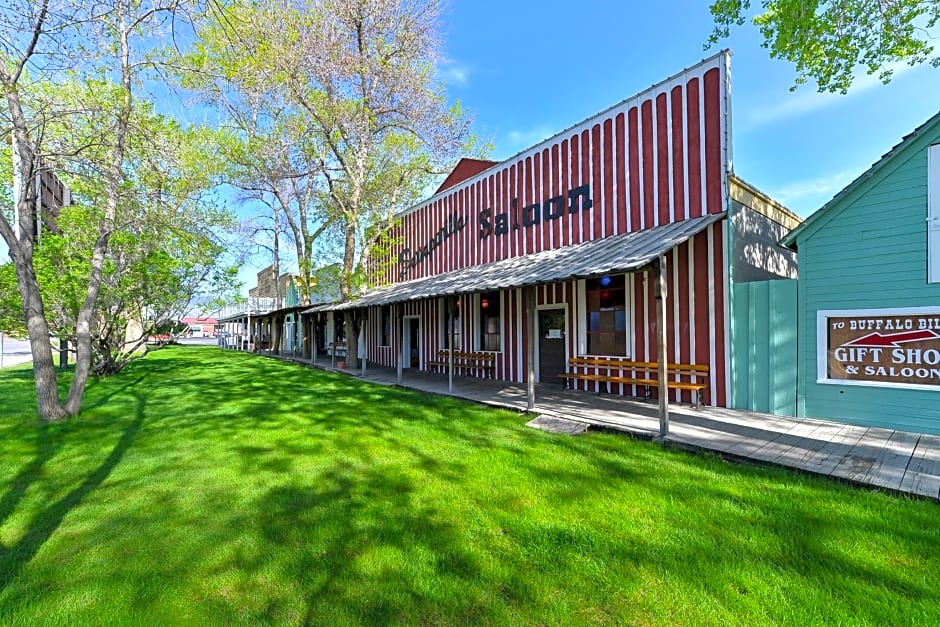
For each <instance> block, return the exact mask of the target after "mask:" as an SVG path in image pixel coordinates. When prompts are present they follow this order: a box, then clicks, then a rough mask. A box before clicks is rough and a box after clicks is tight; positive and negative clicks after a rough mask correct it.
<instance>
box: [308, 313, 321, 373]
mask: <svg viewBox="0 0 940 627" xmlns="http://www.w3.org/2000/svg"><path fill="white" fill-rule="evenodd" d="M319 315H320V314H319V313H313V314H311V315H310V363H311V364H313V365H316V363H317V316H319Z"/></svg>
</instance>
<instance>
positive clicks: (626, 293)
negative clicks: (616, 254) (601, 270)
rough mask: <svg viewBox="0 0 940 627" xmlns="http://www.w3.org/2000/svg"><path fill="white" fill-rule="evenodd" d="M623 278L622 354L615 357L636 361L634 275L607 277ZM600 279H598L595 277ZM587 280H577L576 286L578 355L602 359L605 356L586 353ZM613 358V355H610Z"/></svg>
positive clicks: (623, 274)
mask: <svg viewBox="0 0 940 627" xmlns="http://www.w3.org/2000/svg"><path fill="white" fill-rule="evenodd" d="M618 275H622V276H623V300H624V303H623V309H624V324H625V325H626V329H625V331H624V354H623V355H616V357H621V356H622V357H626V358H627V359H636V358H637V357H636V355H635V346H634V336H635V334H636V333H635V331H636V324H635V322H636V317H635V312H634V304H633V300H634V299H633V294H634V289H635V285H634V277H635V275H634V273H632V272H626V273H616V272H614V273H611V274H610V275H609V276H618ZM596 278H600V277H596ZM587 282H588V279H579V280H578V285H577V288H578V289H577V297H578V354H579V355H584V356H591V357H604V356H606V355H602V354H599V353H598V354H595V353H590V352H588V296H587V292H588V290H587ZM610 356H611V357H614V356H615V355H610Z"/></svg>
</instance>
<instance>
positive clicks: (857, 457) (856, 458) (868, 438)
mask: <svg viewBox="0 0 940 627" xmlns="http://www.w3.org/2000/svg"><path fill="white" fill-rule="evenodd" d="M893 434H894V431H891V430H889V429H868V430H867V431H866V432H865V435H864V437H862V438H861V439H860V440H859V441H858V442H856V443H855V446H853V447H852V448H851V449H850V450H849V451H848V452H847V453H846V454H845V455H844V456H843V457H842V459H840V460H839V463H838V464H836V467H835V468H833V469H832V472H830V473H829V474H830V475H832V476H833V477H840V478H842V479H847V480H849V481H852V482H855V483H859V482H862V481H864V480H865V477H866V476H868V473H869V471H870V470H871V469H872V466H874V465H875V460H876V459H877V458H878V454H879V453H880V452H881V450H882V449H884V447H885V446H887V444H888V442H889V441H890V440H891V436H892V435H893Z"/></svg>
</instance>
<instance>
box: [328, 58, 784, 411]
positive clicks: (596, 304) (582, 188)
mask: <svg viewBox="0 0 940 627" xmlns="http://www.w3.org/2000/svg"><path fill="white" fill-rule="evenodd" d="M729 61H730V55H729V53H728V52H722V53H720V54H718V55H715V56H713V57H711V58H709V59H706V60H704V61H702V62H701V63H699V64H697V65H695V66H693V67H691V68H689V69H687V70H685V71H683V72H681V73H679V74H676V75H675V76H672V77H670V78H668V79H667V80H665V81H663V82H661V83H659V84H657V85H654V86H653V87H651V88H649V89H647V90H645V91H643V92H641V93H639V94H637V95H635V96H633V97H631V98H629V99H627V100H625V101H623V102H621V103H620V104H618V105H616V106H614V107H612V108H610V109H608V110H606V111H604V112H602V113H599V114H597V115H595V116H593V117H591V118H590V119H588V120H585V121H583V122H581V123H580V124H577V125H575V126H573V127H571V128H569V129H568V130H566V131H563V132H561V133H559V134H557V135H555V136H554V137H551V138H549V139H547V140H545V141H543V142H541V143H540V144H537V145H535V146H533V147H532V148H530V149H528V150H526V151H524V152H522V153H519V154H518V155H516V156H514V157H512V158H510V159H508V160H506V161H504V162H502V163H498V164H495V165H492V164H490V163H487V162H475V163H468V162H463V163H461V164H460V166H458V169H457V170H455V174H456V173H458V172H460V173H461V175H456V176H455V175H452V176H451V177H449V179H448V180H447V181H445V184H444V185H443V186H442V189H440V190H438V192H437V193H435V194H434V195H433V196H431V197H430V198H428V199H427V200H425V201H424V202H422V203H420V204H419V205H417V206H415V207H413V208H411V209H409V210H407V211H405V212H403V214H401V215H400V216H399V218H400V219H399V223H398V226H397V227H396V228H397V232H396V233H394V234H393V238H392V239H393V241H397V242H399V245H398V248H397V249H396V250H394V251H393V252H392V256H391V258H390V259H388V263H387V264H386V265H385V266H383V267H384V270H383V271H382V274H381V276H378V277H376V278H377V282H378V283H380V284H383V283H384V284H385V285H384V286H383V287H380V288H377V289H374V290H371V291H369V292H366V293H364V294H362V295H361V296H360V297H359V298H358V299H357V300H355V301H354V302H350V303H344V304H341V305H338V306H335V307H333V310H332V313H331V314H330V317H331V318H337V317H339V313H340V311H341V310H343V309H359V310H361V312H362V313H364V315H365V318H366V321H365V324H364V326H363V328H364V331H363V334H362V340H363V341H364V350H362V349H361V351H360V352H361V353H364V354H365V356H366V358H367V359H368V360H369V362H371V363H378V364H381V365H385V366H391V367H395V366H397V365H399V364H400V367H402V368H403V369H408V368H417V369H422V370H427V369H430V368H429V364H430V362H432V361H435V360H436V359H437V355H438V352H439V351H440V350H441V349H443V348H446V347H448V345H449V343H450V342H451V341H452V342H453V345H454V349H455V350H457V351H477V352H490V353H492V354H493V355H494V356H495V368H494V373H493V376H494V377H495V378H497V379H501V380H505V381H513V382H520V383H521V382H525V381H526V380H527V377H528V373H529V369H530V365H531V366H532V367H533V370H534V374H535V377H536V380H537V381H540V382H543V383H557V384H560V383H561V381H562V380H561V379H560V378H558V375H559V374H561V373H564V372H565V371H566V368H567V367H568V365H567V364H568V361H567V360H568V358H570V357H575V356H588V355H591V356H621V357H627V358H631V359H633V360H636V361H647V362H650V361H656V360H657V357H658V356H657V351H658V349H657V323H656V321H657V316H656V299H657V296H658V293H659V292H658V281H656V280H654V276H656V275H655V272H656V270H657V268H660V269H661V270H662V275H663V277H664V279H665V291H666V294H667V300H666V306H665V330H666V333H665V338H666V356H667V360H668V361H669V362H673V363H688V364H707V365H708V366H709V367H710V375H709V387H708V389H707V391H706V393H705V395H704V396H705V398H704V400H705V402H706V403H707V404H711V405H716V406H730V405H731V404H732V403H731V398H732V395H731V388H732V383H733V381H732V378H733V375H732V373H733V372H734V371H735V370H736V368H735V367H734V366H735V364H734V362H735V359H736V358H737V357H736V356H735V355H733V354H732V345H733V344H732V338H731V334H732V326H733V325H732V310H733V308H734V307H735V302H734V297H733V291H734V290H733V285H734V284H735V282H742V281H754V280H767V279H788V278H789V279H792V278H795V272H796V267H795V261H794V254H793V253H792V252H791V251H788V250H785V249H782V248H781V247H779V246H777V245H776V242H777V241H778V240H779V238H780V237H782V236H783V235H784V234H785V233H786V231H787V230H789V229H790V228H793V227H794V226H796V224H797V223H798V221H799V219H798V218H796V217H795V216H794V215H793V214H792V213H790V212H788V211H786V209H784V208H782V207H780V206H779V205H776V204H775V203H773V202H772V201H770V200H769V199H767V198H766V197H764V196H762V195H761V194H760V193H759V192H757V191H756V190H754V189H753V188H751V187H749V186H748V185H746V184H744V183H743V182H741V181H740V180H738V179H737V178H735V177H734V175H733V174H732V168H731V154H732V151H731V124H730V104H729V85H730V70H729ZM533 299H534V300H533ZM530 306H531V308H533V309H534V315H533V316H532V317H531V318H530V315H529V309H528V308H529V307H530ZM530 320H532V322H531V323H530ZM530 342H531V343H532V344H533V345H532V346H530ZM748 358H749V357H748V356H747V355H741V359H748ZM400 360H401V363H400ZM743 367H744V369H745V370H746V368H747V366H746V364H743ZM738 369H739V368H738ZM576 385H579V386H580V387H581V388H582V389H592V390H594V389H599V388H598V384H597V383H590V382H578V383H577V384H576ZM611 392H612V393H615V394H624V395H635V394H638V393H643V391H642V390H637V389H635V388H634V387H633V386H625V385H619V386H617V387H616V389H613V390H611ZM669 394H670V397H671V399H672V400H673V401H680V402H690V401H691V400H692V399H691V395H690V393H689V392H688V391H679V390H675V391H671V392H670V393H669Z"/></svg>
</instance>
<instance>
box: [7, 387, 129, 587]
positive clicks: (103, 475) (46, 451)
mask: <svg viewBox="0 0 940 627" xmlns="http://www.w3.org/2000/svg"><path fill="white" fill-rule="evenodd" d="M133 384H134V382H132V383H129V384H128V385H127V386H124V387H129V386H130V385H133ZM115 393H117V392H115ZM134 396H135V399H136V411H135V415H134V419H133V420H132V421H131V422H129V423H128V424H127V426H126V427H124V429H123V431H122V433H121V437H120V439H119V440H118V441H117V443H116V444H115V446H114V448H113V449H112V450H111V452H110V453H109V454H108V456H107V457H106V458H105V459H104V460H103V461H102V462H101V463H100V464H99V465H98V467H97V468H95V469H94V470H93V471H92V472H91V473H89V474H88V476H87V477H85V479H84V480H83V481H82V483H81V484H80V485H78V486H77V487H76V488H74V489H73V490H71V491H70V492H69V493H68V494H66V495H65V496H63V497H62V498H60V499H59V500H57V501H55V502H54V503H52V504H51V505H49V506H48V507H45V508H43V509H41V511H39V512H38V513H37V514H36V515H35V516H34V517H33V520H32V521H31V523H30V525H29V529H27V531H26V532H25V533H24V534H23V536H22V537H21V538H20V539H19V540H18V541H16V542H15V543H14V544H13V545H11V546H9V547H5V546H3V545H2V544H0V592H2V591H3V590H5V589H6V588H7V586H9V585H10V584H11V583H12V582H13V581H14V580H15V579H16V578H17V576H19V574H20V572H22V570H23V568H24V567H25V566H26V565H27V564H28V563H29V562H30V560H32V559H33V557H35V555H36V554H37V553H38V552H39V550H40V549H41V548H42V546H43V545H44V544H45V543H46V541H47V540H49V538H50V537H52V535H53V534H54V533H55V532H56V530H57V529H58V528H59V526H60V525H61V524H62V521H63V520H64V519H65V517H66V516H67V515H68V513H69V512H71V511H72V510H73V509H75V508H76V507H78V506H79V505H81V503H82V501H84V499H85V497H87V496H88V495H89V494H90V493H91V492H92V491H94V490H95V489H96V488H98V487H99V486H100V485H101V484H102V482H103V481H104V480H105V479H107V477H108V476H109V475H110V474H111V472H112V471H113V470H114V468H115V467H116V466H117V465H118V464H119V463H120V462H121V460H122V459H123V458H124V455H125V453H126V452H127V450H128V449H129V448H130V447H131V444H133V442H134V438H135V436H136V435H137V432H138V431H139V430H140V427H141V425H142V424H143V422H144V416H145V407H146V400H145V398H144V397H143V396H141V395H139V394H135V395H134ZM41 429H42V431H41V432H40V435H39V446H38V449H39V450H38V453H37V455H36V457H35V459H34V460H33V461H32V462H30V463H29V464H28V465H27V466H26V467H25V468H24V469H23V470H22V471H21V472H20V473H19V474H18V475H17V476H16V478H14V480H13V483H12V484H11V486H10V489H9V490H8V491H7V493H6V494H5V495H4V496H3V498H2V499H0V523H2V522H3V520H5V519H6V518H7V517H9V516H10V515H11V514H12V513H13V511H14V509H15V508H16V505H17V503H18V502H19V501H20V499H21V498H22V497H23V495H24V494H25V493H26V491H27V490H28V488H29V486H30V485H31V484H32V483H33V482H34V481H35V480H36V479H37V478H38V477H39V471H40V470H41V469H42V467H43V465H44V464H45V463H46V462H47V461H48V460H49V459H51V458H52V457H53V456H54V455H55V453H56V451H58V450H59V449H60V448H61V443H62V438H63V437H64V435H63V434H62V433H52V432H51V427H50V426H44V427H41Z"/></svg>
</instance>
